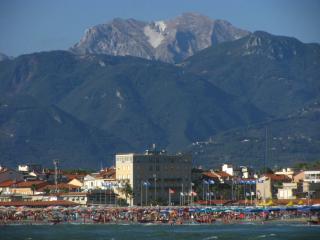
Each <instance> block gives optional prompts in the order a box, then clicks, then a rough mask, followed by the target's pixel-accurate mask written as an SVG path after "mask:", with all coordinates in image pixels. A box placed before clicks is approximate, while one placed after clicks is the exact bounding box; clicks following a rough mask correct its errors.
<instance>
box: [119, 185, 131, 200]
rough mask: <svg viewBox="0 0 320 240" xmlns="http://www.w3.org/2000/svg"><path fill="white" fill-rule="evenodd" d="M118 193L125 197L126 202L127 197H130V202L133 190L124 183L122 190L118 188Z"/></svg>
mask: <svg viewBox="0 0 320 240" xmlns="http://www.w3.org/2000/svg"><path fill="white" fill-rule="evenodd" d="M120 192H121V193H123V194H124V196H125V197H126V201H128V197H130V200H131V198H132V196H133V190H132V187H131V185H130V184H129V183H128V182H126V183H125V185H124V186H123V187H122V188H120Z"/></svg>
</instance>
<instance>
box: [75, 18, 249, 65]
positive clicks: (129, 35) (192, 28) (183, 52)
mask: <svg viewBox="0 0 320 240" xmlns="http://www.w3.org/2000/svg"><path fill="white" fill-rule="evenodd" d="M248 34H249V32H248V31H245V30H241V29H238V28H236V27H234V26H232V25H231V24H230V23H228V22H226V21H224V20H212V19H210V18H209V17H206V16H203V15H200V14H197V13H184V14H182V15H181V16H178V17H177V18H174V19H171V20H160V21H153V22H143V21H138V20H135V19H120V18H116V19H114V20H112V21H111V22H108V23H106V24H100V25H97V26H93V27H91V28H90V29H88V30H87V31H86V32H85V35H84V36H83V37H82V38H81V40H80V41H79V42H78V43H77V44H75V45H74V46H73V47H72V48H71V49H70V50H71V51H72V52H74V53H77V54H87V53H97V54H108V55H115V56H126V55H130V56H136V57H142V58H146V59H155V60H161V61H164V62H170V63H176V62H179V61H182V60H183V59H185V58H187V57H189V56H192V55H193V54H194V53H196V52H198V51H200V50H202V49H204V48H207V47H209V46H212V45H216V44H219V43H221V42H225V41H232V40H235V39H238V38H241V37H244V36H246V35H248Z"/></svg>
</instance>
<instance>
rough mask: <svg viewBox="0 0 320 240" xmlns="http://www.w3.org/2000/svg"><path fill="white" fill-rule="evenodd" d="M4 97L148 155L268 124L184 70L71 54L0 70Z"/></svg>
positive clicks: (32, 58)
mask: <svg viewBox="0 0 320 240" xmlns="http://www.w3.org/2000/svg"><path fill="white" fill-rule="evenodd" d="M0 94H2V95H4V96H21V95H28V96H32V97H33V98H35V99H36V100H37V101H40V102H41V103H42V104H43V105H44V106H52V105H55V106H58V107H59V108H60V109H62V110H63V111H65V112H67V113H69V114H71V115H72V116H73V117H75V118H77V119H79V120H80V121H82V122H84V123H86V124H88V125H90V126H93V127H96V128H98V129H102V130H106V131H108V133H110V134H111V135H113V136H117V137H119V138H120V139H123V140H124V141H125V142H128V143H129V144H130V146H132V149H131V150H132V151H143V150H144V149H145V148H146V147H148V146H150V144H151V143H157V144H158V145H159V146H160V147H163V148H165V147H166V148H168V149H169V150H173V151H177V150H181V149H183V148H184V147H185V146H186V145H188V144H190V143H191V142H193V141H197V140H199V139H204V138H207V137H208V136H210V135H212V134H215V133H217V132H219V131H222V130H226V129H229V128H234V127H237V126H242V125H247V124H251V123H253V122H257V121H261V120H262V119H265V117H266V114H264V113H263V112H262V111H259V110H258V109H257V108H255V107H254V106H252V105H250V104H248V103H245V102H242V101H239V99H237V98H236V97H234V96H232V95H230V94H226V93H225V92H223V91H221V90H220V89H218V88H216V87H215V86H213V85H212V84H210V83H209V82H207V81H206V80H204V79H202V78H200V77H198V76H196V75H193V74H185V71H184V70H183V69H182V68H180V67H176V66H173V65H170V64H165V63H161V62H155V61H147V60H144V59H140V58H134V57H112V56H106V55H86V56H78V55H74V54H72V53H69V52H65V51H53V52H47V53H37V54H30V55H24V56H20V57H18V58H16V59H14V60H12V61H6V62H3V63H2V64H1V63H0ZM26 124H32V123H30V122H28V123H26ZM110 144H112V142H110ZM120 147H121V146H120ZM120 150H121V149H120Z"/></svg>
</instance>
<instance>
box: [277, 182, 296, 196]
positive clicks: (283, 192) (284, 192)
mask: <svg viewBox="0 0 320 240" xmlns="http://www.w3.org/2000/svg"><path fill="white" fill-rule="evenodd" d="M297 188H298V184H297V183H283V186H282V188H280V189H278V196H277V197H278V199H296V196H295V191H296V190H297Z"/></svg>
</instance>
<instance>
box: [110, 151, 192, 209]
mask: <svg viewBox="0 0 320 240" xmlns="http://www.w3.org/2000/svg"><path fill="white" fill-rule="evenodd" d="M191 169H192V158H191V155H185V154H176V155H168V154H167V153H166V152H165V151H156V150H155V149H154V150H152V151H150V150H147V151H146V152H145V153H144V154H136V153H127V154H117V155H116V173H117V174H116V176H117V180H118V181H120V182H128V183H129V184H130V186H131V187H132V190H133V194H134V197H133V199H132V200H131V202H130V204H131V205H150V204H151V203H152V202H153V203H160V204H161V203H167V202H168V197H169V189H171V190H172V191H174V192H175V193H174V194H170V197H171V201H172V202H175V203H177V202H179V199H180V193H181V192H187V191H190V189H191V188H192V187H191Z"/></svg>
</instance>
